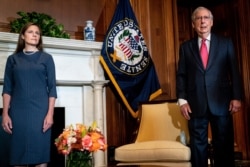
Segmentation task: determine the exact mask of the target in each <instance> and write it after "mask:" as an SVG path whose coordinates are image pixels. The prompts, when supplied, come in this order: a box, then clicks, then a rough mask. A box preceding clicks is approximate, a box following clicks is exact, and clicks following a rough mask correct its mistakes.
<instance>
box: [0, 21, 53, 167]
mask: <svg viewBox="0 0 250 167" xmlns="http://www.w3.org/2000/svg"><path fill="white" fill-rule="evenodd" d="M2 96H3V114H2V126H3V129H4V131H5V132H7V133H9V134H11V141H10V144H11V145H10V165H13V166H27V165H35V166H36V167H46V166H47V163H48V162H49V161H50V140H51V126H52V124H53V114H54V105H55V100H56V98H57V92H56V77H55V65H54V61H53V58H52V56H51V55H50V54H48V53H46V52H44V51H43V46H42V36H41V30H40V28H39V27H38V26H37V25H36V24H33V23H28V24H27V25H25V26H24V27H23V29H22V30H21V32H20V35H19V39H18V44H17V48H16V51H15V52H14V54H12V55H10V56H9V57H8V59H7V62H6V67H5V73H4V86H3V91H2Z"/></svg>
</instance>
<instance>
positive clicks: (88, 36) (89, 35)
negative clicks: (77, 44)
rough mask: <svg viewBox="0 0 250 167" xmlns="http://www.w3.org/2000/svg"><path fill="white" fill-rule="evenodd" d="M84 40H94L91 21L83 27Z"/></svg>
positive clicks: (93, 28)
mask: <svg viewBox="0 0 250 167" xmlns="http://www.w3.org/2000/svg"><path fill="white" fill-rule="evenodd" d="M84 40H86V41H94V40H95V27H93V21H91V20H88V21H86V26H85V27H84Z"/></svg>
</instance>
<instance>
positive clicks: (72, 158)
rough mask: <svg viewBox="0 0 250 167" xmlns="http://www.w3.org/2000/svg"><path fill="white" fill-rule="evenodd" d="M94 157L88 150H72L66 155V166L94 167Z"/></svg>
mask: <svg viewBox="0 0 250 167" xmlns="http://www.w3.org/2000/svg"><path fill="white" fill-rule="evenodd" d="M93 166H94V164H93V157H92V156H91V154H90V152H88V151H72V152H71V153H70V154H69V155H68V156H67V157H66V167H93Z"/></svg>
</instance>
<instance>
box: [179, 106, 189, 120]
mask: <svg viewBox="0 0 250 167" xmlns="http://www.w3.org/2000/svg"><path fill="white" fill-rule="evenodd" d="M180 110H181V114H182V115H183V117H184V118H185V119H187V120H190V116H189V114H190V113H192V111H191V109H190V106H189V104H188V103H186V104H183V105H181V109H180Z"/></svg>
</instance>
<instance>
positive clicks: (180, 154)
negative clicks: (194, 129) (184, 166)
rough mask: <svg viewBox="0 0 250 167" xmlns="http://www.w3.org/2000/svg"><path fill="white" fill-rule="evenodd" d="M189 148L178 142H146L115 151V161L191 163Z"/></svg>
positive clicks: (125, 146) (128, 145)
mask: <svg viewBox="0 0 250 167" xmlns="http://www.w3.org/2000/svg"><path fill="white" fill-rule="evenodd" d="M190 156H191V151H190V149H189V147H187V146H185V145H183V144H182V143H180V142H178V141H162V140H157V141H145V142H137V143H133V144H127V145H123V146H121V147H118V148H116V149H115V160H116V161H121V162H155V161H173V162H176V161H183V162H184V161H189V160H190Z"/></svg>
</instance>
